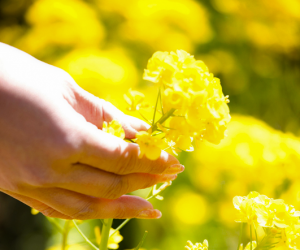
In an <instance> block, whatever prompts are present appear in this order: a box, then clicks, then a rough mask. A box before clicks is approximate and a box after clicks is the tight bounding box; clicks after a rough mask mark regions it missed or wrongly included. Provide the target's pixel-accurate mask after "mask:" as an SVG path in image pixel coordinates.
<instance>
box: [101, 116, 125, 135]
mask: <svg viewBox="0 0 300 250" xmlns="http://www.w3.org/2000/svg"><path fill="white" fill-rule="evenodd" d="M102 131H104V132H106V133H108V134H111V135H114V136H117V137H119V138H121V139H124V138H125V132H124V129H123V128H122V125H121V124H120V123H119V122H118V121H117V120H112V121H111V122H109V123H107V122H103V128H102Z"/></svg>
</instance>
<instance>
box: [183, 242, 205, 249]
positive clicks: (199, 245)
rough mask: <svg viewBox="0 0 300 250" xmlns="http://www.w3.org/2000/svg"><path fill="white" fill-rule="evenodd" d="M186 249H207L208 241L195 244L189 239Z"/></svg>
mask: <svg viewBox="0 0 300 250" xmlns="http://www.w3.org/2000/svg"><path fill="white" fill-rule="evenodd" d="M184 249H185V250H207V249H208V241H207V240H204V241H203V243H196V244H195V245H194V244H193V243H192V242H191V241H189V240H188V241H187V243H186V246H185V248H184Z"/></svg>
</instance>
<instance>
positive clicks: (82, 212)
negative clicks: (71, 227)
mask: <svg viewBox="0 0 300 250" xmlns="http://www.w3.org/2000/svg"><path fill="white" fill-rule="evenodd" d="M77 207H78V209H77V211H76V212H75V213H73V214H71V215H70V217H71V218H72V219H78V220H86V219H91V218H93V214H94V213H93V212H94V209H93V207H92V202H90V201H85V202H82V201H80V204H79V206H77Z"/></svg>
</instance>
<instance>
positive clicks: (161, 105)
mask: <svg viewBox="0 0 300 250" xmlns="http://www.w3.org/2000/svg"><path fill="white" fill-rule="evenodd" d="M159 101H160V108H161V113H162V114H163V115H164V108H163V103H162V97H161V91H160V92H159Z"/></svg>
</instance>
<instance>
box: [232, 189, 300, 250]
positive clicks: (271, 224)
mask: <svg viewBox="0 0 300 250" xmlns="http://www.w3.org/2000/svg"><path fill="white" fill-rule="evenodd" d="M233 204H234V207H235V208H236V209H237V210H238V211H239V218H238V219H237V220H236V221H237V222H246V223H248V224H250V225H253V224H254V226H255V228H257V227H258V226H261V227H263V228H271V229H272V230H273V231H270V232H271V234H273V236H274V237H275V235H276V238H277V239H278V238H280V240H279V241H278V242H277V243H282V242H283V243H285V244H286V245H287V247H288V248H290V249H300V220H299V216H300V211H296V210H295V208H294V207H293V206H292V205H287V204H285V203H284V201H283V200H281V199H271V198H268V197H267V196H265V195H260V194H259V193H257V192H250V193H249V194H248V196H244V197H243V196H236V197H234V198H233ZM265 231H266V232H267V233H268V230H265ZM262 242H263V241H262ZM277 243H275V244H277ZM246 248H247V247H246ZM246 248H245V249H246ZM252 249H253V248H252Z"/></svg>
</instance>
